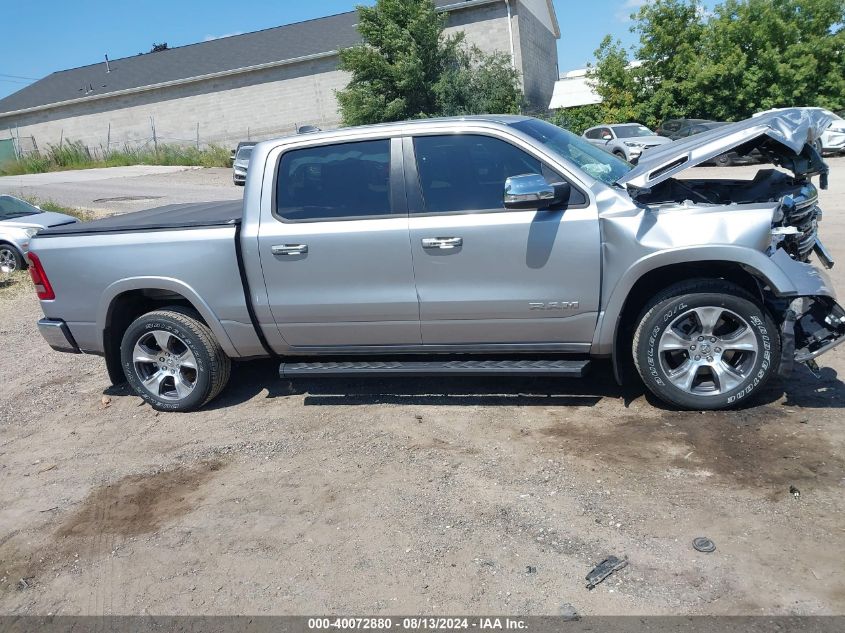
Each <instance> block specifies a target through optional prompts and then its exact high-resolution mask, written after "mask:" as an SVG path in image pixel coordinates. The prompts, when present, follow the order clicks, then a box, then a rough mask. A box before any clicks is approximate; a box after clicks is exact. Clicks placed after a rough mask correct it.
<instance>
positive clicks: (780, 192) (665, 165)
mask: <svg viewBox="0 0 845 633" xmlns="http://www.w3.org/2000/svg"><path fill="white" fill-rule="evenodd" d="M831 120H832V119H831V118H830V113H829V112H827V111H824V110H821V109H819V108H789V109H784V110H777V111H771V112H767V113H764V114H762V115H760V116H757V117H754V118H752V119H748V120H746V121H741V122H738V123H733V124H730V125H726V126H723V127H720V128H717V129H715V130H712V131H711V132H706V133H703V134H699V135H696V136H693V137H690V138H688V139H685V140H683V141H676V142H674V143H670V144H667V145H665V146H661V147H660V148H656V149H655V150H653V151H651V152H649V153H648V154H644V156H643V158H642V159H641V160H640V163H639V164H638V165H637V167H636V168H634V169H633V170H631V171H630V172H629V173H628V174H627V175H626V176H625V177H623V178H622V179H621V180H620V181H619V182H620V184H622V185H624V186H625V187H626V188H627V190H628V193H629V195H630V196H631V197H632V198H633V199H634V200H635V201H637V202H638V203H640V204H643V205H647V206H652V205H657V206H658V207H661V206H666V205H672V204H674V205H678V207H677V208H685V209H689V208H697V209H702V210H705V209H708V208H710V209H713V210H716V209H718V210H723V209H730V208H735V209H742V208H745V209H748V208H750V207H751V205H754V204H758V205H759V204H765V203H774V205H775V206H773V207H772V208H773V211H774V212H773V215H772V224H771V242H770V244H769V245H768V248H765V246H764V245H763V244H761V245H760V246H759V248H761V250H764V249H765V252H766V255H768V257H769V261H770V262H771V263H772V264H774V265H775V266H777V268H779V269H780V271H781V272H782V273H783V275H784V276H785V278H786V279H788V280H789V282H790V283H791V286H792V287H791V288H789V287H788V286H789V285H790V284H785V285H786V286H787V287H781V288H774V287H771V285H767V284H766V283H764V282H763V281H762V280H760V290H761V292H762V294H763V296H764V297H765V299H766V304H767V307H768V308H769V310H770V313H771V314H772V315H773V316H774V317H775V318H776V319H777V320H778V321H779V325H780V328H781V338H782V357H781V362H780V374H781V375H783V376H786V375H789V373H790V372H791V371H792V369H793V367H794V365H795V363H804V364H806V365H807V366H808V367H809V368H810V369H811V371H813V372H814V373H818V367H817V366H816V363H815V359H816V358H817V357H818V356H820V355H821V354H824V353H825V352H827V351H829V350H831V349H833V348H834V347H836V346H837V345H839V344H840V343H842V342H843V341H845V310H843V308H842V307H841V306H840V305H839V304H837V303H836V296H835V293H834V291H833V288H832V285H831V284H830V281H829V279H828V278H827V276H826V275H825V273H823V272H822V271H821V270H819V269H817V268H815V267H814V266H812V265H810V264H809V263H808V261H809V259H810V257H811V256H812V255H813V254H815V256H816V258H817V259H818V262H819V263H820V264H821V265H822V266H823V267H824V268H827V269H830V268H833V265H834V262H833V259H832V257H831V256H830V254H829V253H828V251H827V249H826V248H825V247H824V245H823V244H822V242H821V241H820V240H819V234H818V226H819V222H820V221H821V220H822V211H821V209H820V208H819V206H818V198H819V196H818V190H817V188H816V186H815V185H814V184H813V182H812V179H813V178H814V177H815V176H818V182H819V187H820V188H821V189H826V188H827V184H828V182H827V181H828V165H827V164H826V163H825V162H824V160H823V158H822V156H821V155H820V153H819V152H818V151H817V149H816V143H815V141H816V140H817V139H818V138H820V136H821V134H822V133H823V132H824V130H825V129H826V128H827V126H828V125H829V124H830V122H831ZM752 150H755V151H757V152H759V154H760V155H762V156H763V157H765V158H766V159H767V160H768V162H770V163H772V164H774V165H776V166H778V167H780V168H782V170H784V171H781V170H775V169H762V170H760V171H759V172H758V173H757V175H756V177H755V178H754V179H753V180H728V179H725V180H714V179H697V178H690V177H689V175H688V174H689V172H687V174H684V176H683V177H676V176H680V175H681V172H684V171H686V170H688V169H689V168H690V167H693V166H695V165H700V164H702V163H705V162H706V161H708V160H711V159H712V158H713V157H715V156H718V155H721V154H722V153H724V152H726V151H736V152H738V153H740V154H748V153H750V152H751V151H752ZM785 172H789V173H785ZM761 228H762V227H761ZM764 240H765V238H764ZM758 279H759V278H758Z"/></svg>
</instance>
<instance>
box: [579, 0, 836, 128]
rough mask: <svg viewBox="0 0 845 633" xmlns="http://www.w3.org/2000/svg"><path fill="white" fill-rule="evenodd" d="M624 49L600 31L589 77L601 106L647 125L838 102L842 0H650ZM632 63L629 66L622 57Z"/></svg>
mask: <svg viewBox="0 0 845 633" xmlns="http://www.w3.org/2000/svg"><path fill="white" fill-rule="evenodd" d="M633 17H634V20H635V22H634V27H633V29H632V30H633V31H634V32H635V33H638V35H639V44H638V45H637V46H634V47H633V49H632V51H631V53H630V56H629V54H628V52H627V51H625V50H624V49H623V48H622V47H621V45H620V44H619V43H618V42H613V41H612V40H610V38H606V39H605V41H604V42H602V45H601V46H600V47H599V49H598V50H597V51H596V58H597V64H596V67H595V68H594V69H593V70H592V71H591V73H590V77H591V81H592V82H593V83H594V84H595V86H596V90H597V91H598V92H599V94H600V95H601V96H602V97H603V98H604V100H605V104H606V105H605V108H606V110H607V112H608V113H611V114H613V113H619V114H620V115H628V116H620V117H619V118H632V119H634V120H638V121H642V122H643V123H647V124H656V123H657V122H658V121H661V120H663V119H665V118H669V117H676V116H688V117H703V118H713V119H723V120H735V119H741V118H746V117H748V116H750V115H751V114H753V113H754V112H756V111H758V110H763V109H768V108H771V107H782V106H793V105H799V106H823V107H827V108H831V109H842V108H843V107H845V32H844V31H843V23H845V0H724V1H723V2H721V3H720V4H718V5H716V7H715V8H714V10H713V12H712V13H707V12H705V11H704V10H703V8H702V5H701V4H700V2H699V0H655V1H654V2H652V3H650V4H647V5H645V6H643V7H642V8H641V9H640V11H639V12H638V13H637V14H636V15H635V16H633ZM630 59H634V60H638V62H639V63H640V65H636V66H635V67H629V66H628V64H629V60H630Z"/></svg>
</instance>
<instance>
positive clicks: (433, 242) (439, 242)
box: [422, 237, 464, 249]
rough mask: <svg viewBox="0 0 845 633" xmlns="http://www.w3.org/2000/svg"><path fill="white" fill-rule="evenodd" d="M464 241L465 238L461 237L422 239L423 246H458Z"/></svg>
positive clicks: (443, 247)
mask: <svg viewBox="0 0 845 633" xmlns="http://www.w3.org/2000/svg"><path fill="white" fill-rule="evenodd" d="M463 243H464V240H463V238H460V237H424V238H423V239H422V246H423V248H441V249H445V248H458V247H459V246H462V245H463Z"/></svg>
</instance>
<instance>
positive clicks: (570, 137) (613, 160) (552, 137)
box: [512, 119, 632, 185]
mask: <svg viewBox="0 0 845 633" xmlns="http://www.w3.org/2000/svg"><path fill="white" fill-rule="evenodd" d="M512 127H514V128H515V129H517V130H519V131H520V132H524V133H525V134H527V135H528V136H530V137H531V138H533V139H535V140H537V141H539V142H540V143H542V144H543V145H544V146H545V147H546V149H548V150H550V151H552V152H554V153H555V154H558V155H559V156H561V157H562V158H564V159H565V160H567V161H570V162H572V163H575V164H576V165H577V166H578V167H580V168H581V169H583V170H584V171H585V172H587V173H588V174H589V175H590V176H592V177H593V178H595V179H596V180H601V181H602V182H603V183H606V184H608V185H612V184H613V183H615V182H616V181H617V180H619V179H620V178H621V177H622V176H624V175H625V174H627V173H628V172H629V171H631V169H632V166H631V165H630V164H629V163H626V162H625V161H624V160H621V159H619V158H617V157H616V156H614V155H613V154H608V153H607V152H605V151H604V150H603V149H599V148H598V147H595V146H593V145H591V144H590V143H589V142H587V141H585V140H584V139H582V138H581V137H580V136H575V135H574V134H573V133H572V132H568V131H567V130H564V129H562V128H559V127H557V126H556V125H552V124H551V123H547V122H546V121H540V120H538V119H526V120H524V121H519V122H517V123H513V124H512Z"/></svg>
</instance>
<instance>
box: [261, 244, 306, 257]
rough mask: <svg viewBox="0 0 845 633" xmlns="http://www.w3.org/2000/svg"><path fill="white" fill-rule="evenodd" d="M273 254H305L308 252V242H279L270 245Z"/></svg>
mask: <svg viewBox="0 0 845 633" xmlns="http://www.w3.org/2000/svg"><path fill="white" fill-rule="evenodd" d="M270 251H271V252H272V253H273V255H305V253H307V252H308V244H277V245H276V246H272V247H270Z"/></svg>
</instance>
